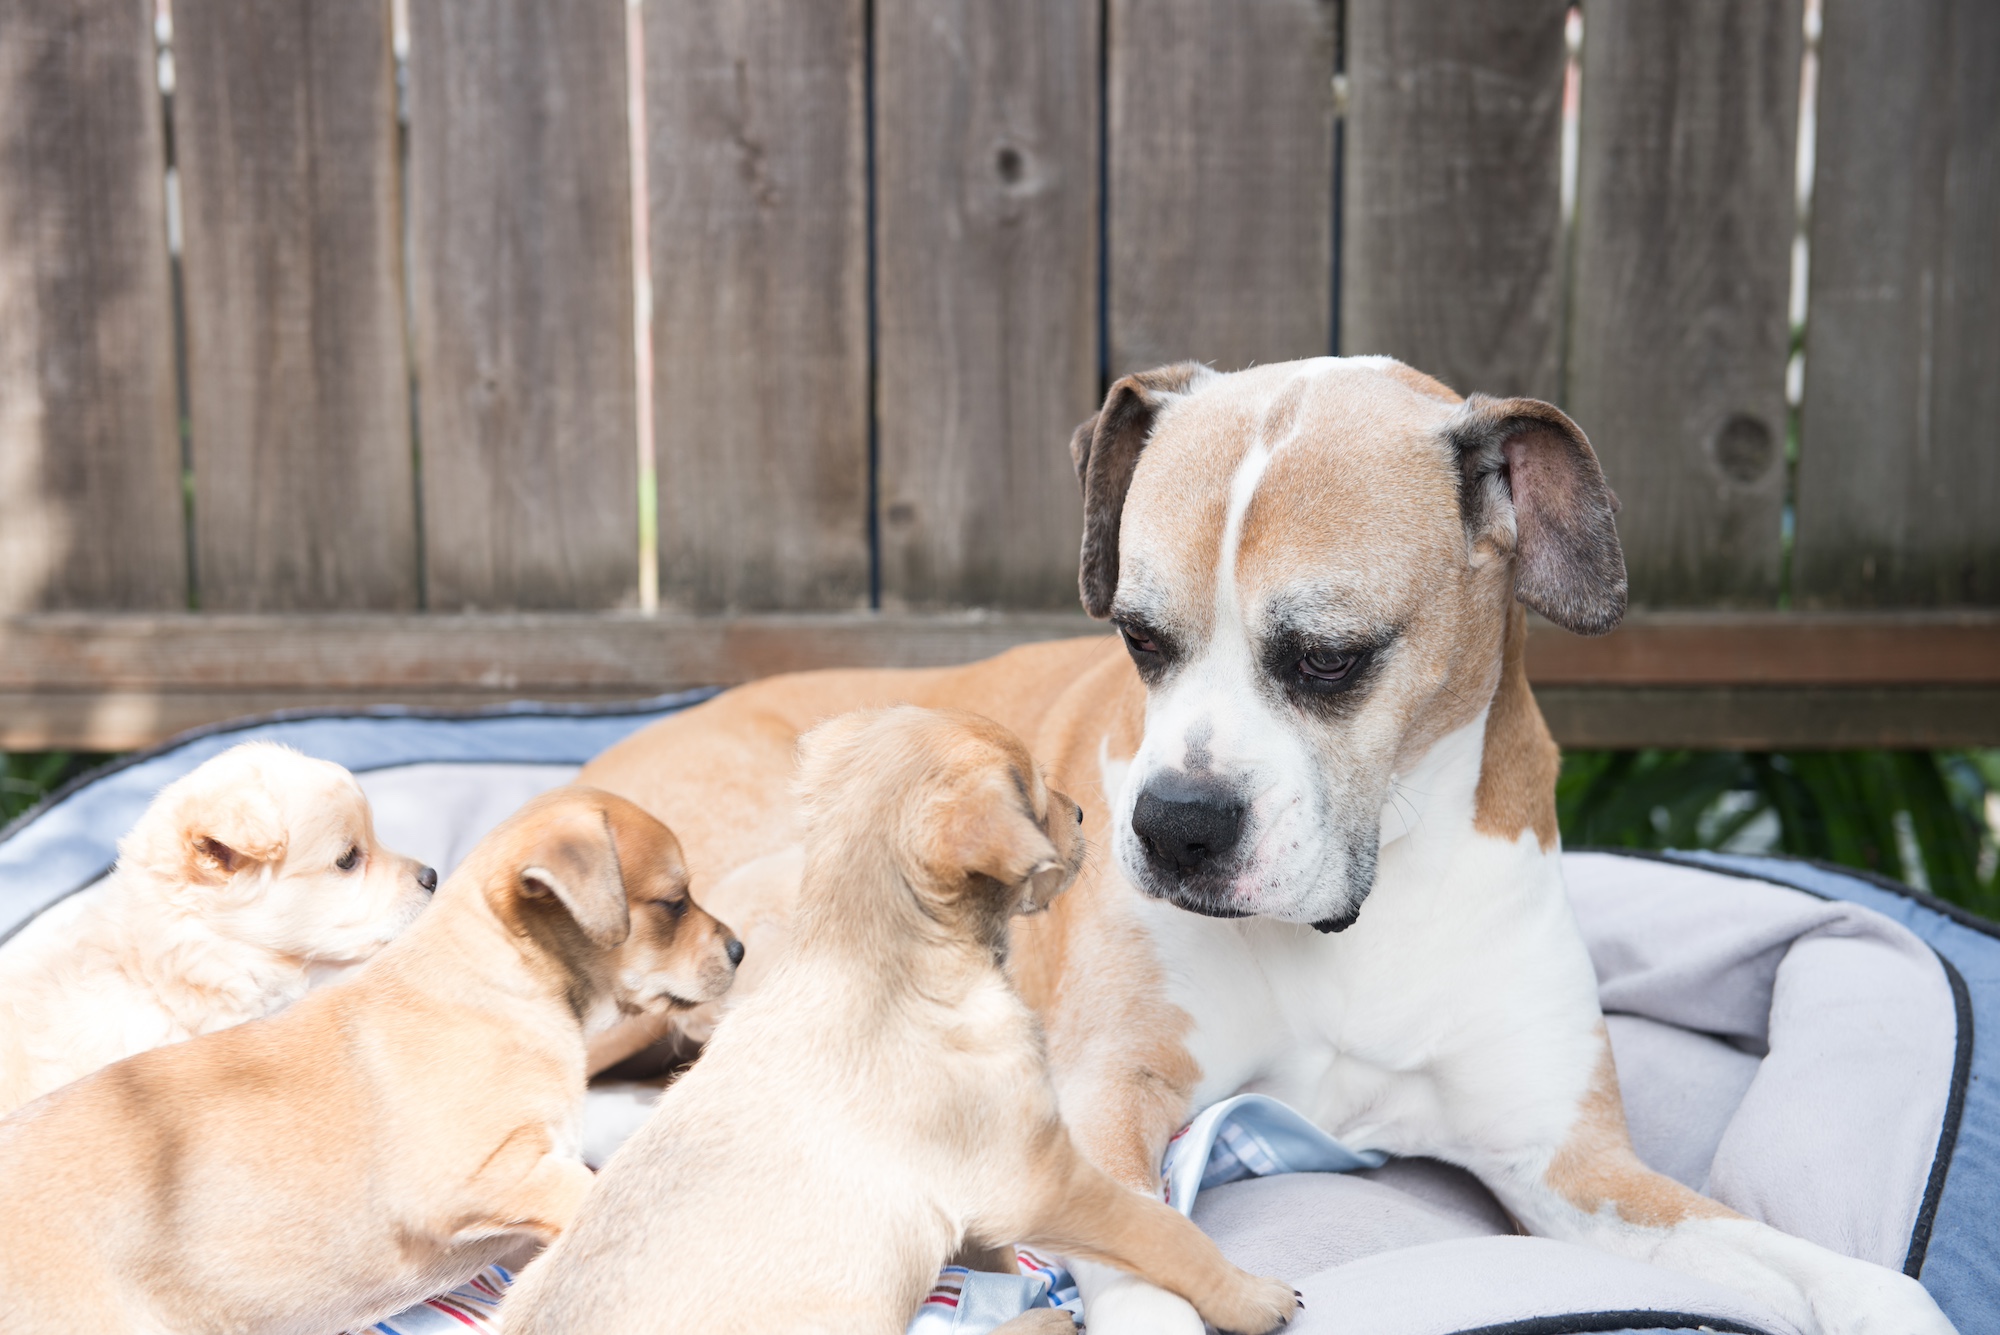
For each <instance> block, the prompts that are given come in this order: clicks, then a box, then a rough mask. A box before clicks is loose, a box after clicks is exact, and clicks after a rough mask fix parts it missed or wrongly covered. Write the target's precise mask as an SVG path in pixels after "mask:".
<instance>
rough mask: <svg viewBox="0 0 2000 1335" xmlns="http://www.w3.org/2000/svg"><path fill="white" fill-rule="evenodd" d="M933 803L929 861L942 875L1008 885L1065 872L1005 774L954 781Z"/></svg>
mask: <svg viewBox="0 0 2000 1335" xmlns="http://www.w3.org/2000/svg"><path fill="white" fill-rule="evenodd" d="M935 802H936V805H935V807H934V809H933V810H934V815H933V830H934V831H935V833H934V836H933V840H932V844H931V849H930V855H929V861H931V863H932V864H933V865H932V870H933V871H934V872H935V873H936V874H938V875H939V877H940V878H941V879H946V880H949V879H954V878H955V877H957V876H960V875H963V874H965V873H967V872H971V873H974V874H976V875H979V876H984V877H987V878H988V879H990V880H993V881H997V882H998V883H999V884H1001V885H1008V886H1012V885H1022V884H1024V883H1026V882H1028V881H1030V880H1032V879H1034V878H1036V877H1038V876H1045V875H1047V874H1049V873H1051V872H1057V873H1058V874H1063V872H1064V871H1065V870H1066V869H1063V867H1062V859H1061V858H1060V857H1058V856H1057V854H1056V846H1055V844H1054V843H1052V842H1051V841H1050V839H1049V836H1048V834H1047V833H1046V832H1045V831H1044V830H1043V829H1042V827H1041V826H1040V825H1039V824H1037V823H1036V821H1035V816H1034V813H1033V812H1032V811H1030V810H1029V809H1028V800H1027V798H1026V797H1025V796H1023V795H1022V793H1021V790H1020V788H1019V787H1018V786H1017V785H1016V784H1015V783H1013V782H1012V780H1011V778H1010V777H1009V776H1007V775H1005V774H990V775H983V776H981V777H980V779H979V780H978V781H976V782H974V783H972V784H969V785H963V786H961V785H956V784H954V785H952V786H951V787H950V788H948V789H947V790H945V791H943V792H940V793H939V794H938V795H937V797H936V799H935ZM1049 893H1050V894H1053V893H1054V892H1053V891H1050V892H1049ZM1044 897H1046V896H1044Z"/></svg>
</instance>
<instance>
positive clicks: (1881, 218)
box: [1794, 0, 2000, 607]
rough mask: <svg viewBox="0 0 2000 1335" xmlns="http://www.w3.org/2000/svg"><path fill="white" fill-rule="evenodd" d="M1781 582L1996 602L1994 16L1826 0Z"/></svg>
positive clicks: (1998, 119)
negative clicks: (1787, 565) (1801, 361)
mask: <svg viewBox="0 0 2000 1335" xmlns="http://www.w3.org/2000/svg"><path fill="white" fill-rule="evenodd" d="M1820 43H1821V45H1820V50H1821V57H1820V95H1819V139H1818V163H1817V171H1816V173H1815V180H1814V192H1813V197H1814V203H1813V212H1812V225H1811V229H1812V282H1811V302H1810V305H1809V307H1808V311H1809V314H1808V316H1807V330H1808V334H1807V338H1808V347H1807V359H1806V386H1805V403H1804V408H1803V412H1802V418H1801V429H1800V448H1799V482H1798V492H1799V496H1798V545H1797V549H1796V555H1795V570H1796V574H1795V577H1794V584H1795V587H1796V589H1797V591H1798V596H1799V600H1800V602H1801V604H1802V605H1805V606H1819V607H1828V606H1895V605H1903V604H1919V605H1938V604H1952V603H1961V604H1964V603H1973V604H1988V605H1991V604H1995V603H2000V521H1996V519H1995V516H1994V502H1995V498H1996V496H2000V223H1996V221H1995V219H1996V218H2000V6H1995V5H1993V4H1991V3H1984V2H1982V0H1911V2H1910V3H1902V4H1893V5H1891V4H1866V3H1858V4H1857V3H1843V2H1842V0H1829V3H1828V4H1827V7H1826V19H1825V27H1824V29H1823V30H1822V34H1821V39H1820Z"/></svg>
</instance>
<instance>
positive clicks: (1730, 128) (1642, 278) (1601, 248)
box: [1566, 0, 1802, 606]
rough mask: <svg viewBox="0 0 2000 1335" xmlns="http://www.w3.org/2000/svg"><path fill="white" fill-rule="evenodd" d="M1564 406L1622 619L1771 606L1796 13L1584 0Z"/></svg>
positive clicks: (1785, 4) (1779, 490) (1779, 479)
mask: <svg viewBox="0 0 2000 1335" xmlns="http://www.w3.org/2000/svg"><path fill="white" fill-rule="evenodd" d="M1583 14H1584V29H1583V41H1584V50H1583V105H1582V127H1581V152H1580V162H1579V165H1578V183H1577V217H1576V227H1577V233H1576V279H1575V292H1574V297H1573V301H1572V309H1573V311H1574V326H1573V328H1572V331H1571V336H1570V346H1571V354H1570V371H1569V389H1568V395H1567V399H1568V402H1567V405H1566V406H1567V407H1568V408H1569V410H1570V414H1571V415H1572V416H1573V417H1575V418H1576V420H1577V422H1578V423H1579V424H1581V425H1582V427H1583V429H1584V430H1585V431H1586V432H1587V433H1588V434H1589V436H1590V439H1591V442H1592V444H1593V445H1595V446H1596V447H1597V452H1598V456H1599V457H1600V458H1601V459H1602V460H1603V463H1604V469H1605V473H1606V474H1607V475H1608V476H1609V478H1610V480H1611V485H1612V487H1613V488H1614V489H1616V491H1617V492H1618V495H1619V496H1620V498H1621V499H1622V500H1623V501H1624V511H1623V513H1621V514H1620V515H1619V518H1618V529H1619V534H1620V537H1621V539H1622V540H1623V542H1624V546H1625V562H1626V566H1627V568H1628V569H1629V571H1630V573H1631V580H1632V600H1633V602H1634V604H1635V605H1653V606H1661V605H1688V604H1698V605H1741V606H1771V605H1774V604H1775V602H1776V598H1777V593H1778V575H1779V541H1780V540H1779V529H1780V524H1781V515H1782V510H1783V507H1784V486H1785V468H1784V442H1785V421H1786V409H1785V393H1784V388H1785V386H1784V381H1785V359H1786V355H1787V324H1786V318H1787V317H1786V298H1787V293H1788V291H1789V284H1790V281H1791V277H1790V257H1791V241H1792V233H1793V227H1794V220H1795V207H1794V202H1793V185H1792V182H1793V153H1794V148H1795V144H1794V129H1795V126H1796V123H1797V120H1798V88H1799V57H1800V46H1801V41H1802V38H1801V34H1800V28H1799V24H1800V19H1799V3H1798V0H1772V2H1771V3H1766V4H1754V5H1750V4H1737V3H1733V0H1686V3H1679V4H1666V5H1653V4H1638V5H1634V4H1621V3H1616V0H1612V2H1610V3H1606V0H1586V3H1585V5H1584V11H1583Z"/></svg>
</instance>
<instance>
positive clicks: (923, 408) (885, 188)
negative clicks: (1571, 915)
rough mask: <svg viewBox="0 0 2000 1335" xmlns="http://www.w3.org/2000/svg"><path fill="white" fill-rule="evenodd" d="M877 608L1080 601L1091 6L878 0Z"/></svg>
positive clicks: (1092, 237)
mask: <svg viewBox="0 0 2000 1335" xmlns="http://www.w3.org/2000/svg"><path fill="white" fill-rule="evenodd" d="M874 10H875V24H876V58H877V75H876V92H875V110H876V130H875V138H876V180H877V186H876V198H877V205H876V216H877V224H876V227H877V232H876V236H877V254H878V259H877V275H878V276H877V309H878V317H877V319H878V330H879V332H878V335H877V337H878V340H879V347H880V364H879V370H878V388H877V405H878V408H877V413H878V415H877V432H878V438H879V442H880V447H879V448H880V464H879V469H878V473H877V477H878V487H879V497H878V500H877V506H878V517H879V532H880V534H881V543H882V584H883V589H882V592H883V603H884V605H885V606H888V607H951V606H958V607H963V606H984V607H1049V608H1057V607H1073V606H1075V604H1076V561H1077V555H1076V554H1077V543H1078V541H1079V537H1080V533H1081V523H1082V504H1081V501H1080V498H1079V495H1078V488H1077V482H1076V475H1075V472H1074V470H1073V469H1072V467H1071V465H1070V461H1069V455H1068V451H1067V449H1066V445H1067V442H1068V439H1069V434H1070V431H1071V430H1072V429H1073V428H1074V427H1075V426H1076V424H1077V422H1078V421H1080V420H1082V419H1083V418H1084V417H1085V416H1087V415H1088V414H1089V413H1090V411H1091V409H1092V408H1093V407H1095V402H1094V400H1095V399H1096V398H1097V364H1096V362H1097V346H1096V343H1097V294H1098V283H1097V263H1098V257H1097V244H1098V238H1097V221H1098V219H1097V206H1098V162H1097V153H1098V139H1099V136H1098V133H1097V116H1098V88H1097V78H1098V71H1099V63H1100V62H1099V53H1098V41H1099V36H1100V34H1099V31H1098V28H1099V10H1098V7H1097V6H1094V5H1079V4H1074V3H1071V2H1070V0H1034V2H1033V3H1027V4H1018V5H1010V6H1004V7H1002V6H988V5H962V4H955V3H950V2H949V0H876V2H875V6H874Z"/></svg>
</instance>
